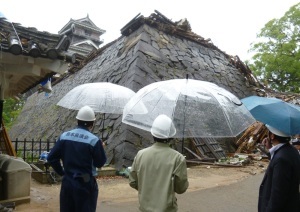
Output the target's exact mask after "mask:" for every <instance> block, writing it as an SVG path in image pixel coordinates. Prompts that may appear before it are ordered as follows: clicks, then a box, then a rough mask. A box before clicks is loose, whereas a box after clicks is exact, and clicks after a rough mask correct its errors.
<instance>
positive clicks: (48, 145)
mask: <svg viewBox="0 0 300 212" xmlns="http://www.w3.org/2000/svg"><path fill="white" fill-rule="evenodd" d="M49 150H50V142H49V139H47V152H49Z"/></svg>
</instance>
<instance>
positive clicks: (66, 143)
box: [47, 127, 106, 212]
mask: <svg viewBox="0 0 300 212" xmlns="http://www.w3.org/2000/svg"><path fill="white" fill-rule="evenodd" d="M47 160H48V162H49V163H50V165H51V166H52V167H53V169H54V170H55V171H56V172H57V173H58V174H59V175H61V176H63V179H62V184H61V192H60V211H61V212H71V211H72V212H89V211H91V212H92V211H93V212H94V211H96V206H97V198H98V184H97V181H96V179H95V177H94V176H95V175H96V168H95V167H98V168H100V167H102V166H103V165H104V164H105V162H106V155H105V152H104V149H103V146H102V142H101V140H100V139H99V138H98V137H97V136H95V135H94V134H92V133H91V132H89V130H88V129H87V128H84V127H78V128H76V129H73V130H71V131H68V132H64V133H63V134H62V135H61V136H60V137H59V139H58V140H57V142H56V144H55V146H54V148H53V149H52V150H51V151H50V153H49V155H48V158H47ZM61 161H62V164H61Z"/></svg>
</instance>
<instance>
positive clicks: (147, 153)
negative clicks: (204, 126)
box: [129, 143, 189, 212]
mask: <svg viewBox="0 0 300 212" xmlns="http://www.w3.org/2000/svg"><path fill="white" fill-rule="evenodd" d="M129 185H130V186H131V187H132V188H135V189H136V190H138V193H139V203H140V207H139V208H140V211H143V212H144V211H145V212H146V211H151V212H153V211H155V212H166V211H177V209H178V207H177V199H176V196H175V193H178V194H182V193H184V192H185V191H186V190H187V188H188V186H189V182H188V178H187V167H186V161H185V158H184V157H183V155H182V154H180V153H179V152H177V151H175V150H174V149H172V148H170V147H169V145H168V144H164V143H155V144H153V145H152V146H151V147H148V148H146V149H143V150H140V151H139V152H138V153H137V155H136V157H135V158H134V161H133V164H132V167H131V171H130V174H129Z"/></svg>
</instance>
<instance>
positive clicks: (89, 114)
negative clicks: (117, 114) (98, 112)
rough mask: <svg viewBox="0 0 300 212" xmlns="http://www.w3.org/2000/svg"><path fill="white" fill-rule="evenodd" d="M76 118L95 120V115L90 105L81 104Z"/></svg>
mask: <svg viewBox="0 0 300 212" xmlns="http://www.w3.org/2000/svg"><path fill="white" fill-rule="evenodd" d="M76 119H77V120H80V121H95V120H96V117H95V113H94V111H93V109H92V108H91V107H89V106H83V107H82V108H80V110H79V111H78V113H77V116H76Z"/></svg>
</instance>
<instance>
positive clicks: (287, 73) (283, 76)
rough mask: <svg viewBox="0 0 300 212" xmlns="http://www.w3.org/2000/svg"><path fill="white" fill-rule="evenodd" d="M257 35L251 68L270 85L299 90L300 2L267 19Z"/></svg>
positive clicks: (252, 48) (285, 89) (282, 89)
mask: <svg viewBox="0 0 300 212" xmlns="http://www.w3.org/2000/svg"><path fill="white" fill-rule="evenodd" d="M257 38H258V42H256V43H254V44H252V46H251V49H250V51H253V52H254V53H255V54H254V56H253V57H252V60H251V62H250V64H249V67H250V68H251V70H253V72H254V73H255V75H256V76H257V77H258V78H259V79H260V80H261V81H262V82H263V83H264V84H265V85H266V86H267V87H269V88H272V89H274V90H277V91H281V92H295V93H300V89H299V82H300V49H299V48H300V3H298V4H296V5H294V6H292V7H291V8H290V9H289V10H288V11H287V12H286V13H285V14H284V16H283V17H281V18H280V19H273V20H271V21H269V22H268V23H267V24H266V25H265V26H264V28H262V29H261V31H260V33H259V34H258V35H257Z"/></svg>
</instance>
